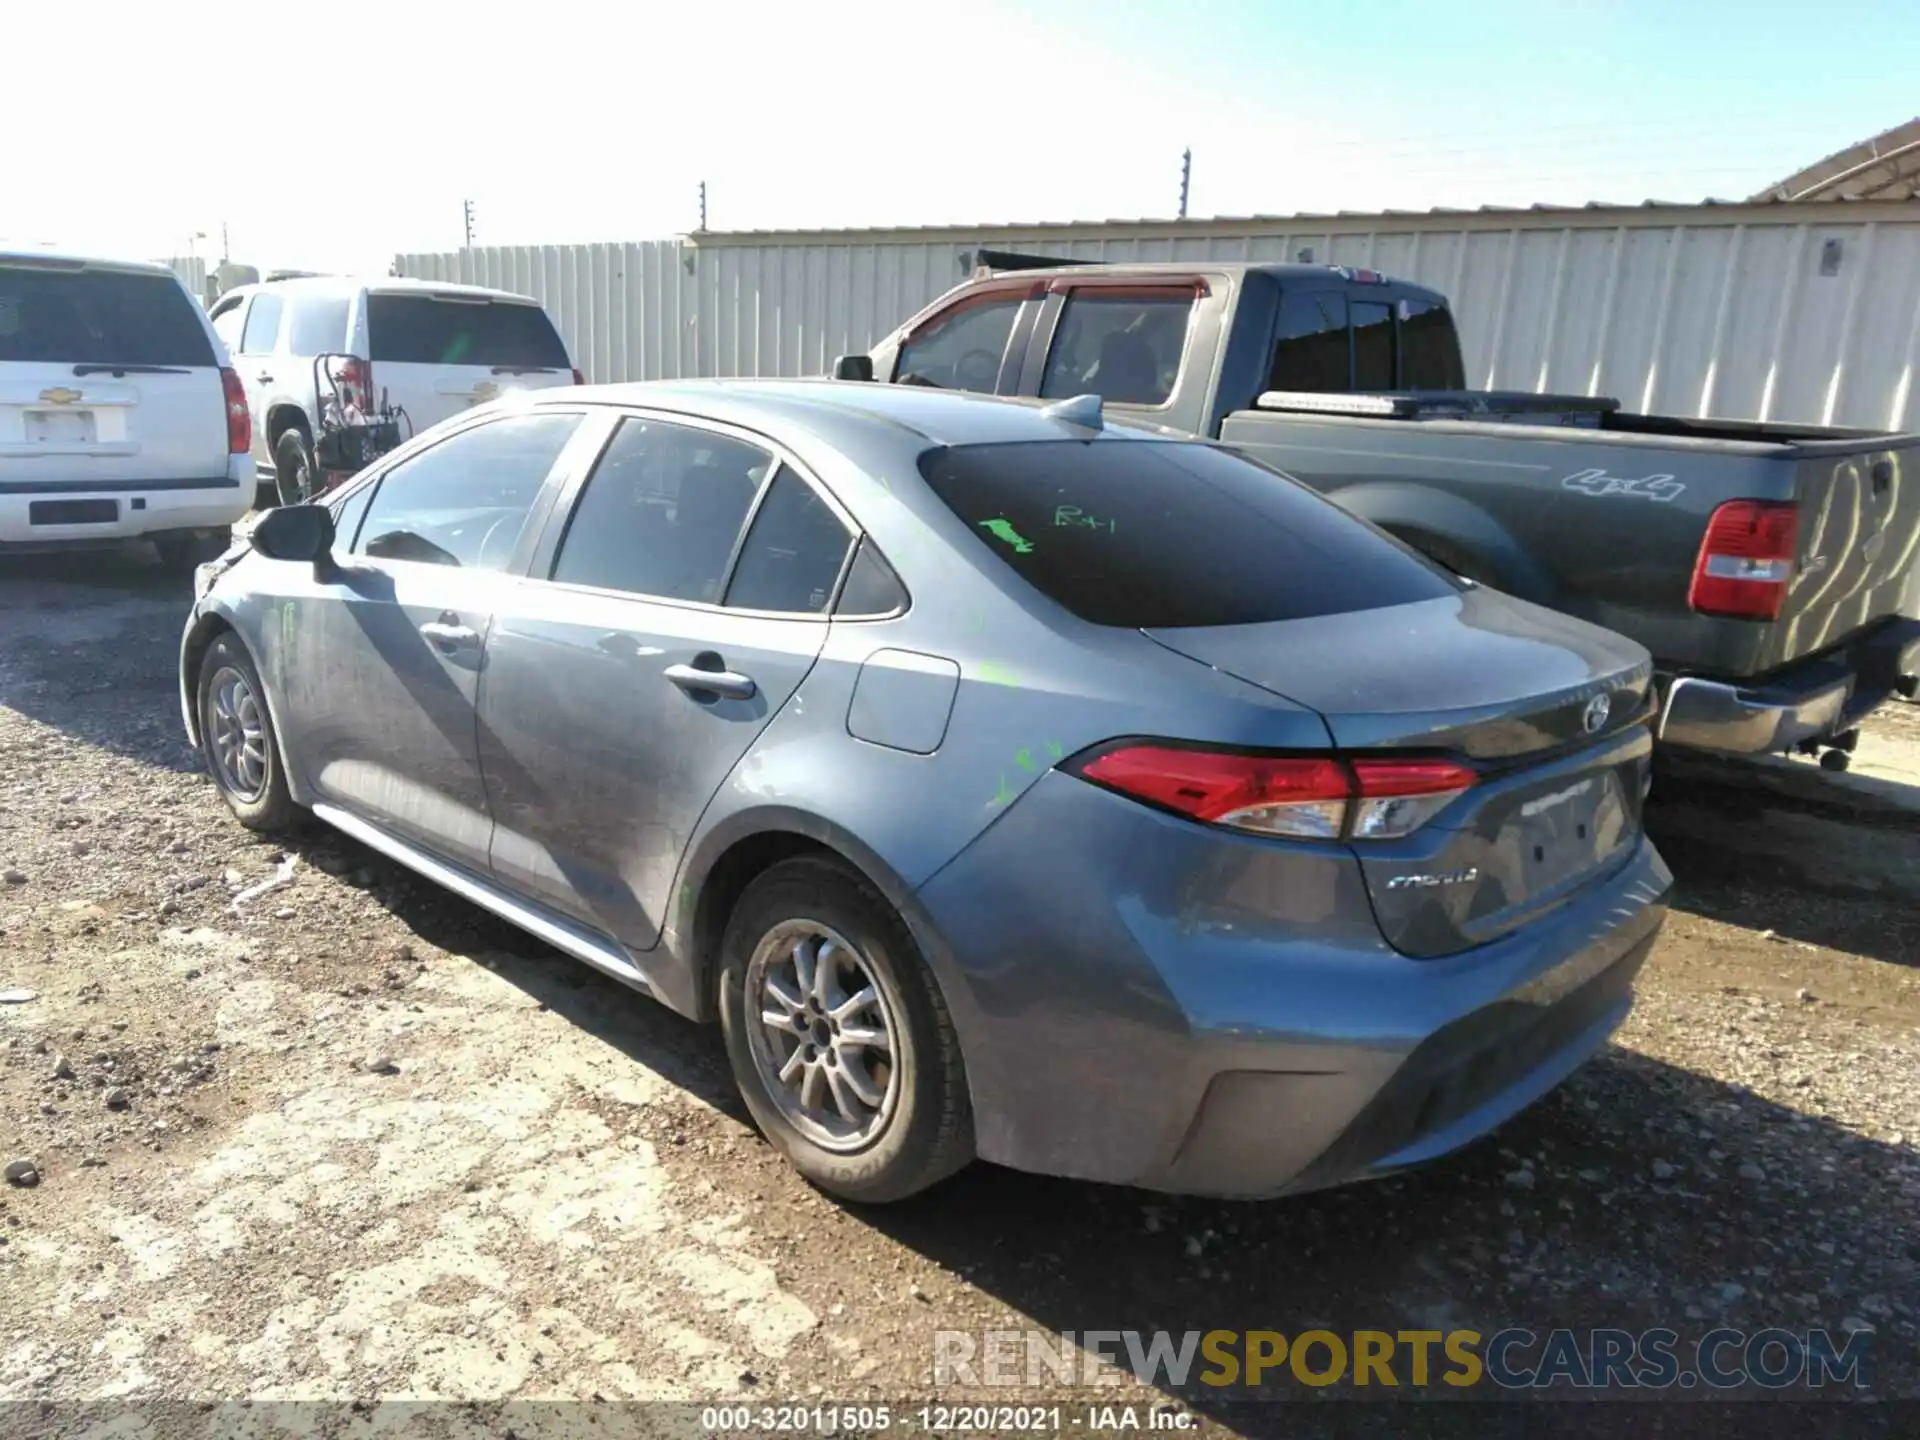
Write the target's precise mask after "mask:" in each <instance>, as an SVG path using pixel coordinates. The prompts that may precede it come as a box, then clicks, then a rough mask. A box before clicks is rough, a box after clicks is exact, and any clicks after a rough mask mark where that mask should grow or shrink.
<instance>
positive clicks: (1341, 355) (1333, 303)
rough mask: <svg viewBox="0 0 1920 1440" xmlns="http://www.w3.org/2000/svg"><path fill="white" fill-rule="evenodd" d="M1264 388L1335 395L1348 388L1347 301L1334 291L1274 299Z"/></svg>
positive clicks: (1289, 294) (1293, 293) (1350, 373)
mask: <svg viewBox="0 0 1920 1440" xmlns="http://www.w3.org/2000/svg"><path fill="white" fill-rule="evenodd" d="M1267 388H1268V389H1270V390H1298V391H1307V392H1311V393H1315V394H1338V393H1341V392H1343V391H1346V390H1350V389H1352V388H1353V355H1352V350H1351V348H1350V346H1349V344H1348V340H1347V297H1346V294H1345V293H1344V292H1343V291H1339V290H1297V289H1289V290H1287V291H1286V292H1285V293H1284V294H1283V295H1282V296H1281V298H1280V323H1279V327H1278V331H1277V334H1276V335H1275V338H1274V345H1273V377H1272V379H1271V380H1269V381H1268V384H1267Z"/></svg>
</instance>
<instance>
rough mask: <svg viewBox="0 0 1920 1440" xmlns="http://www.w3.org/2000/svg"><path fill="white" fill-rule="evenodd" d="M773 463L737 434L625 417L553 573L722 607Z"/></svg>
mask: <svg viewBox="0 0 1920 1440" xmlns="http://www.w3.org/2000/svg"><path fill="white" fill-rule="evenodd" d="M773 463H774V462H773V457H772V456H771V455H769V454H768V453H767V452H766V451H765V450H762V449H760V448H759V447H758V446H757V445H749V444H748V443H746V442H745V441H744V440H736V439H734V438H733V437H731V436H729V435H718V434H715V433H713V432H712V431H708V430H700V429H696V428H694V427H691V426H687V425H668V424H662V423H660V422H659V421H655V420H642V419H640V418H638V417H633V418H629V419H627V420H624V421H622V422H621V424H620V428H619V429H618V430H617V431H615V432H614V436H613V439H612V440H610V441H608V442H607V448H606V449H605V450H604V451H603V452H602V453H601V456H600V460H599V463H598V464H596V465H595V466H594V469H593V474H591V475H590V476H588V477H587V484H586V488H585V489H584V490H583V491H581V493H580V499H579V502H578V503H577V504H576V505H575V506H574V509H573V515H572V518H571V519H570V520H569V521H568V522H567V532H566V535H565V536H564V537H563V538H562V539H561V541H560V553H559V554H558V555H556V556H555V557H554V562H553V570H552V572H551V576H552V578H553V579H555V580H557V581H560V582H562V583H563V584H568V585H591V586H593V587H594V588H596V589H600V590H623V591H626V592H627V593H629V594H632V595H652V596H658V597H660V598H661V599H665V600H695V601H699V602H701V603H703V604H709V605H717V604H718V603H719V602H720V597H721V593H722V591H723V590H724V589H725V587H726V583H727V562H728V561H730V560H731V559H732V558H733V546H734V541H735V540H736V539H738V538H739V535H740V527H741V526H742V525H744V524H745V523H746V520H747V512H748V511H749V510H750V509H752V508H753V499H754V496H755V495H757V494H759V492H760V486H761V483H762V482H763V481H764V480H765V479H766V477H767V473H768V472H769V471H770V470H772V469H773Z"/></svg>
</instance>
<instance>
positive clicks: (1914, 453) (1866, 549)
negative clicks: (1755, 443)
mask: <svg viewBox="0 0 1920 1440" xmlns="http://www.w3.org/2000/svg"><path fill="white" fill-rule="evenodd" d="M1890 441H1891V443H1889V442H1890ZM1869 447H1873V448H1869ZM1794 499H1795V500H1796V502H1797V503H1798V505H1799V512H1800V533H1799V545H1798V554H1797V556H1796V563H1795V566H1794V575H1793V580H1792V582H1791V584H1790V585H1789V587H1788V590H1787V598H1786V602H1785V604H1784V605H1783V606H1782V607H1781V611H1780V618H1779V620H1778V622H1777V623H1776V624H1775V625H1774V626H1773V632H1772V635H1771V636H1770V639H1769V643H1768V645H1767V647H1766V650H1765V653H1763V655H1762V656H1761V658H1760V663H1759V665H1758V666H1757V667H1756V668H1757V669H1759V670H1762V671H1765V670H1772V669H1777V668H1778V667H1780V666H1782V665H1785V664H1788V663H1790V662H1792V661H1794V660H1799V659H1802V658H1804V657H1806V656H1808V655H1814V654H1818V653H1819V652H1820V651H1822V650H1826V649H1829V648H1831V647H1832V646H1834V645H1836V644H1838V643H1840V642H1841V641H1843V640H1845V639H1847V638H1848V637H1849V636H1851V635H1853V634H1855V633H1857V632H1858V631H1860V630H1863V629H1865V628H1867V627H1868V626H1870V625H1873V624H1875V623H1876V622H1878V621H1881V620H1885V619H1887V618H1888V617H1890V616H1894V615H1920V435H1902V436H1899V437H1897V438H1894V437H1889V439H1888V440H1881V441H1877V442H1875V441H1859V442H1844V441H1823V442H1816V443H1813V444H1808V445H1803V446H1800V447H1798V457H1797V464H1796V466H1795V473H1794Z"/></svg>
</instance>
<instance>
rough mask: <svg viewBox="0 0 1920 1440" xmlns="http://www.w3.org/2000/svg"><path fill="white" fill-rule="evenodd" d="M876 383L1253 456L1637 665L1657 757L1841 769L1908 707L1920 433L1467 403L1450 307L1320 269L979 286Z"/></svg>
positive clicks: (987, 281) (884, 346)
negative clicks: (1704, 753)
mask: <svg viewBox="0 0 1920 1440" xmlns="http://www.w3.org/2000/svg"><path fill="white" fill-rule="evenodd" d="M870 364H871V369H872V374H873V378H875V379H878V380H883V381H885V380H891V381H895V382H903V383H920V384H937V385H945V386H953V387H958V388H966V389H978V390H985V391H991V392H992V393H997V394H1003V395H1013V396H1032V397H1038V398H1045V399H1059V398H1066V397H1067V396H1070V395H1074V394H1079V393H1083V392H1085V393H1097V394H1100V395H1102V397H1103V399H1104V402H1105V409H1106V413H1107V416H1108V418H1109V419H1115V420H1126V421H1130V422H1133V423H1140V424H1147V425H1152V426H1154V427H1156V428H1159V429H1162V430H1167V431H1171V432H1177V433H1182V434H1192V435H1201V436H1205V437H1209V438H1213V439H1217V440H1219V441H1221V442H1223V443H1225V444H1228V445H1232V446H1234V447H1235V448H1236V449H1239V450H1242V451H1244V452H1246V453H1248V454H1251V455H1253V456H1255V457H1257V458H1259V459H1261V460H1263V461H1265V462H1266V463H1268V464H1270V465H1272V466H1273V467H1274V468H1275V469H1278V470H1281V471H1283V472H1285V473H1286V474H1288V475H1290V476H1293V477H1294V478H1296V479H1298V480H1300V481H1302V482H1304V483H1305V484H1307V485H1310V486H1312V487H1313V488H1315V489H1317V490H1320V491H1323V492H1324V493H1326V494H1328V495H1329V496H1331V497H1332V498H1333V499H1335V500H1336V501H1337V502H1338V503H1340V504H1341V505H1343V506H1345V507H1346V508H1347V509H1349V510H1351V511H1353V512H1354V513H1355V514H1358V515H1360V516H1363V517H1364V518H1366V519H1369V520H1371V521H1373V522H1374V523H1375V524H1377V525H1379V526H1380V527H1381V528H1383V529H1385V530H1387V531H1389V532H1390V533H1392V534H1394V535H1396V536H1398V537H1399V538H1401V539H1402V540H1404V541H1406V542H1407V543H1408V544H1410V545H1412V546H1413V547H1414V548H1416V549H1418V550H1420V551H1422V552H1424V553H1425V554H1427V555H1429V556H1430V557H1432V558H1433V559H1435V560H1437V561H1439V562H1440V563H1442V564H1444V565H1447V566H1448V567H1449V568H1451V569H1453V570H1455V571H1457V572H1459V573H1461V574H1463V575H1466V576H1467V577H1468V578H1470V579H1473V580H1477V581H1479V582H1480V583H1483V584H1487V585H1491V586H1493V587H1495V588H1498V589H1502V590H1506V591H1509V592H1511V593H1513V594H1515V595H1518V596H1521V597H1522V598H1524V599H1528V600H1533V601H1535V602H1537V603H1540V604H1543V605H1547V606H1550V607H1552V608H1554V609H1557V610H1561V611H1565V612H1566V613H1568V614H1572V615H1576V616H1579V617H1580V618H1582V619H1585V620H1590V621H1593V622H1595V623H1598V624H1601V625H1605V626H1607V627H1609V628H1611V629H1613V630H1617V631H1619V632H1621V633H1622V634H1625V635H1627V636H1628V637H1630V638H1632V639H1634V640H1637V641H1639V642H1640V643H1641V644H1643V645H1644V646H1646V647H1647V649H1648V650H1650V651H1651V652H1652V654H1653V656H1654V659H1655V662H1656V666H1657V669H1658V673H1659V674H1660V676H1661V683H1662V691H1663V698H1664V704H1665V708H1664V712H1663V716H1662V721H1661V724H1662V727H1663V728H1662V731H1661V734H1662V738H1663V739H1664V740H1666V741H1667V742H1668V743H1670V744H1683V745H1691V746H1700V747H1706V748H1713V749H1722V750H1733V751H1783V750H1790V749H1793V748H1796V747H1798V748H1803V749H1817V748H1821V747H1824V746H1837V747H1838V748H1839V749H1840V750H1842V751H1844V750H1845V749H1847V748H1848V747H1849V746H1850V744H1851V743H1852V739H1853V736H1852V734H1851V733H1850V732H1852V730H1853V728H1854V726H1855V725H1857V723H1858V721H1859V719H1860V718H1861V717H1862V716H1863V715H1864V714H1865V713H1867V712H1868V711H1869V710H1871V709H1872V708H1874V707H1875V706H1877V705H1878V704H1880V703H1881V702H1882V701H1883V700H1884V699H1886V697H1887V696H1888V695H1889V694H1890V693H1893V692H1894V691H1903V692H1906V693H1912V691H1913V689H1914V688H1915V686H1916V684H1920V618H1916V617H1920V553H1917V552H1920V435H1892V434H1882V433H1878V432H1874V431H1862V430H1834V429H1818V428H1808V427H1799V426H1784V425H1766V424H1755V423H1743V422H1739V421H1722V420H1705V421H1702V420H1688V419H1682V418H1677V417H1670V416H1661V415H1635V414H1629V413H1626V412H1623V411H1622V410H1621V409H1620V407H1619V405H1618V403H1617V402H1616V401H1613V400H1609V399H1604V398H1600V397H1591V396H1558V395H1532V394H1514V393H1495V392H1486V391H1471V390H1467V389H1465V388H1464V367H1463V366H1462V364H1461V361H1460V355H1459V345H1458V340H1457V337H1456V335H1455V332H1454V329H1453V325H1452V317H1451V315H1450V313H1449V312H1448V311H1447V309H1446V301H1445V299H1444V297H1442V296H1440V295H1438V294H1436V293H1435V292H1433V291H1431V290H1426V289H1423V288H1421V287H1419V286H1415V285H1409V284H1405V283H1403V282H1399V281H1394V280H1391V279H1388V278H1387V277H1384V276H1380V275H1377V274H1373V273H1371V272H1367V271H1353V270H1344V269H1336V268H1334V267H1330V266H1307V265H1252V264H1247V265H1227V264H1213V263H1202V264H1196V265H1185V264H1177V263H1165V264H1126V265H1098V266H1095V265H1085V266H1073V267H1063V268H1054V269H1041V270H1022V271H1020V272H1018V273H1016V274H1012V275H1004V274H1003V275H993V276H989V277H982V278H979V279H976V280H975V281H972V282H969V283H968V284H965V285H962V286H960V287H958V288H957V289H956V290H954V291H951V292H949V293H948V294H947V295H945V296H943V297H942V298H941V299H940V300H938V301H936V302H935V303H934V305H933V306H931V307H929V308H928V309H927V310H925V311H923V312H922V313H921V314H919V315H917V316H915V317H914V318H913V319H912V320H910V321H909V322H908V323H907V324H906V325H904V326H903V327H901V329H900V330H898V331H896V332H895V333H894V334H893V335H890V336H888V337H887V338H886V339H885V340H883V341H881V342H880V344H879V345H877V346H876V347H875V348H874V351H873V353H872V356H871V359H870ZM861 368H865V367H864V365H863V366H862V367H861ZM1840 763H1842V764H1844V763H1845V762H1844V755H1843V756H1842V757H1841V759H1840Z"/></svg>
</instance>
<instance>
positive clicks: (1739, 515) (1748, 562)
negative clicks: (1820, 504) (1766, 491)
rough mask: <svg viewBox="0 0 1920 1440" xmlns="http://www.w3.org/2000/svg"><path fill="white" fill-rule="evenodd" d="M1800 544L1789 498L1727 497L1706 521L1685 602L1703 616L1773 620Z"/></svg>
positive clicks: (1795, 514)
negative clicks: (1780, 500) (1787, 500)
mask: <svg viewBox="0 0 1920 1440" xmlns="http://www.w3.org/2000/svg"><path fill="white" fill-rule="evenodd" d="M1799 545H1800V511H1799V508H1798V507H1797V506H1795V505H1793V504H1792V503H1791V502H1786V503H1782V502H1779V501H1771V500H1729V501H1727V503H1726V504H1724V505H1722V506H1721V507H1720V508H1719V509H1718V510H1715V511H1714V512H1713V518H1712V519H1711V520H1709V521H1708V522H1707V533H1706V538H1704V539H1703V540H1701V542H1700V558H1699V559H1698V560H1696V561H1695V562H1694V566H1693V584H1692V586H1691V587H1690V588H1689V589H1688V591H1687V604H1688V605H1690V606H1692V607H1693V608H1694V609H1695V610H1698V611H1699V612H1700V613H1701V614H1702V615H1726V616H1731V617H1733V618H1736V619H1740V620H1772V619H1774V618H1776V617H1777V616H1778V615H1779V614H1780V607H1781V605H1782V604H1783V603H1785V601H1786V598H1787V584H1788V582H1789V581H1791V580H1792V579H1793V561H1794V556H1795V554H1796V553H1798V550H1799Z"/></svg>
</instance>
